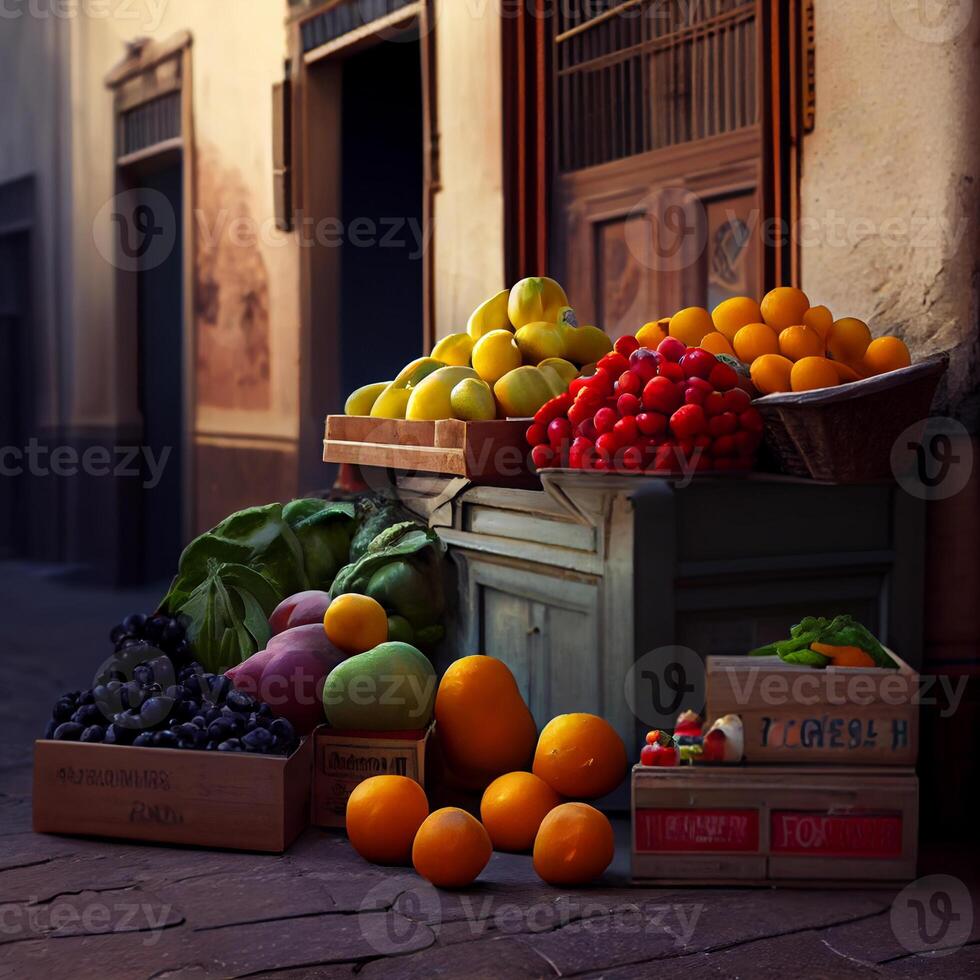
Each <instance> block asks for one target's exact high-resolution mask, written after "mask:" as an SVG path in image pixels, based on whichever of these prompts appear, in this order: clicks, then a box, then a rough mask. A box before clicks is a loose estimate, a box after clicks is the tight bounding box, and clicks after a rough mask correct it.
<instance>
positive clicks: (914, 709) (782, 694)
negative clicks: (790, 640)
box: [707, 653, 919, 766]
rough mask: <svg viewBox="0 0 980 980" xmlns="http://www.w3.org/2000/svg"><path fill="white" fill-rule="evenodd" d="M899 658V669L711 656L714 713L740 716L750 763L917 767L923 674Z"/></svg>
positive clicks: (709, 696)
mask: <svg viewBox="0 0 980 980" xmlns="http://www.w3.org/2000/svg"><path fill="white" fill-rule="evenodd" d="M892 656H893V657H894V658H895V660H896V661H897V662H898V663H899V665H900V667H899V669H898V670H886V669H882V668H862V667H847V668H844V667H841V668H834V667H828V668H826V669H824V670H816V669H814V668H812V667H800V666H796V665H794V664H787V663H783V661H782V660H780V659H779V657H708V678H707V715H708V718H709V720H710V719H714V718H719V717H721V716H722V715H727V714H736V715H739V716H740V717H741V719H742V724H743V726H744V728H745V761H746V762H748V763H753V762H779V763H784V764H785V763H790V764H792V765H799V764H801V763H823V764H826V763H836V764H838V765H873V766H879V765H886V766H914V765H915V761H916V758H917V756H918V750H919V706H918V700H917V695H918V692H919V675H918V674H917V673H916V672H915V671H914V670H913V669H912V668H911V667H909V665H908V664H906V663H905V662H904V661H902V660H901V659H900V658H899V657H898V656H896V655H895V654H894V653H893V654H892Z"/></svg>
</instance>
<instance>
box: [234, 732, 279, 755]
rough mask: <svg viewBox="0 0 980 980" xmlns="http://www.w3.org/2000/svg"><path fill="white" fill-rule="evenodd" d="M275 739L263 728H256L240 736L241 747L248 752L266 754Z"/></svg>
mask: <svg viewBox="0 0 980 980" xmlns="http://www.w3.org/2000/svg"><path fill="white" fill-rule="evenodd" d="M274 741H275V737H274V736H273V735H272V734H271V733H270V732H267V731H266V730H265V729H264V728H256V729H253V730H252V731H250V732H248V733H246V734H245V735H243V736H242V745H244V746H245V748H246V749H247V750H248V751H250V752H263V751H265V752H267V751H268V750H269V749H270V748H272V743H273V742H274Z"/></svg>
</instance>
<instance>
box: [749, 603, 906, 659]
mask: <svg viewBox="0 0 980 980" xmlns="http://www.w3.org/2000/svg"><path fill="white" fill-rule="evenodd" d="M789 632H790V635H789V639H787V640H777V641H776V642H775V643H769V644H766V646H763V647H759V648H758V649H756V650H752V651H751V653H750V656H753V657H771V656H773V655H774V654H775V655H778V656H779V657H780V658H781V659H782V660H783V661H784V662H786V663H788V664H801V665H803V666H807V667H826V666H827V664H828V663H830V658H829V657H825V656H824V655H823V654H820V653H816V652H815V651H813V650H811V649H810V645H811V644H812V643H827V644H829V645H831V646H838V647H859V648H860V649H862V650H864V651H865V653H867V654H868V655H869V656H870V657H871V659H872V660H874V662H875V666H877V667H897V666H898V664H896V663H895V661H894V660H892V658H891V657H890V656H889V655H888V654H887V653H886V651H885V649H884V647H882V645H881V644H880V643H879V642H878V640H877V639H876V638H875V637H874V635H873V634H872V633H871V632H870V630H868V629H867V628H866V627H864V626H862V625H861V624H860V623H859V622H857V620H855V619H854V617H853V616H835V617H834V618H833V619H825V618H824V617H823V616H806V617H804V618H803V619H801V620H800V622H798V623H797V624H796V625H795V626H794V627H792V629H791V630H790V631H789Z"/></svg>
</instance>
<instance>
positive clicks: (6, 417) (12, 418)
mask: <svg viewBox="0 0 980 980" xmlns="http://www.w3.org/2000/svg"><path fill="white" fill-rule="evenodd" d="M30 241H31V240H30V235H29V234H28V233H27V232H19V233H16V234H9V235H0V558H8V557H13V556H16V555H23V554H25V553H26V551H27V527H28V521H27V513H26V500H27V498H26V483H27V475H26V474H25V473H24V472H22V470H23V467H24V465H25V463H24V456H23V453H24V449H25V445H26V434H27V425H28V423H27V419H26V410H27V400H26V399H27V394H28V392H29V391H30V377H29V375H28V370H29V365H28V359H27V357H26V353H27V348H28V339H29V328H30V262H29V259H28V256H29V254H30Z"/></svg>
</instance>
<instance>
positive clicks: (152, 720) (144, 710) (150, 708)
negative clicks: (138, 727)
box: [140, 697, 174, 725]
mask: <svg viewBox="0 0 980 980" xmlns="http://www.w3.org/2000/svg"><path fill="white" fill-rule="evenodd" d="M173 707H174V702H173V698H167V697H151V698H147V699H146V700H145V701H144V702H143V704H142V706H141V707H140V720H141V721H142V723H143V724H144V725H159V724H160V723H161V722H163V721H166V720H167V718H169V717H170V712H171V711H173Z"/></svg>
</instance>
